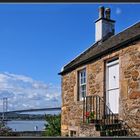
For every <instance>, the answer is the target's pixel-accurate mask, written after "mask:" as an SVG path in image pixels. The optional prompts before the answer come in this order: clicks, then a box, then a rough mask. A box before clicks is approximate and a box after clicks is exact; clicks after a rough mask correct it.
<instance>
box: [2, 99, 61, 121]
mask: <svg viewBox="0 0 140 140" xmlns="http://www.w3.org/2000/svg"><path fill="white" fill-rule="evenodd" d="M2 100H3V111H2V112H0V114H1V119H0V120H1V121H4V120H5V121H6V120H8V118H7V115H9V114H12V113H26V112H28V113H29V112H39V111H61V107H60V106H57V107H45V108H30V109H21V110H12V111H8V100H7V98H3V99H2Z"/></svg>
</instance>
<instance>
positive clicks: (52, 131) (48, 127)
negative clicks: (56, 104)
mask: <svg viewBox="0 0 140 140" xmlns="http://www.w3.org/2000/svg"><path fill="white" fill-rule="evenodd" d="M46 121H47V124H45V132H44V133H43V135H44V136H61V114H59V115H51V116H46Z"/></svg>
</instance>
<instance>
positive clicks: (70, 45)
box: [0, 3, 140, 96]
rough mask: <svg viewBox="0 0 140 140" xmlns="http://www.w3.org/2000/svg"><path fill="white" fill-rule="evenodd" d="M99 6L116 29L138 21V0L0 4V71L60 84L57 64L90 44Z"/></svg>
mask: <svg viewBox="0 0 140 140" xmlns="http://www.w3.org/2000/svg"><path fill="white" fill-rule="evenodd" d="M99 6H105V7H110V8H111V18H112V19H114V20H116V24H115V26H116V28H115V29H116V33H118V32H120V31H122V30H124V29H126V28H127V27H129V26H131V25H132V24H134V23H136V22H138V21H139V19H140V15H139V13H140V5H139V4H111V3H110V4H104V3H100V4H60V3H59V4H0V73H2V74H3V75H7V73H8V74H9V75H10V74H11V75H12V74H14V76H15V75H17V76H15V77H18V75H22V77H23V76H25V79H26V77H30V78H32V79H33V80H35V81H41V82H43V83H45V84H46V85H49V84H51V85H53V87H57V88H60V84H61V77H60V76H59V75H58V73H59V72H60V70H61V67H62V66H64V65H65V64H67V63H68V62H69V61H70V60H72V59H73V58H75V57H76V56H77V55H78V54H79V53H81V52H83V51H84V50H85V49H87V48H88V47H90V46H91V45H92V44H93V43H94V40H95V36H94V33H95V24H94V21H95V20H96V19H97V18H98V7H99ZM5 72H6V74H5ZM3 75H2V76H3ZM11 81H13V79H12V80H11ZM1 82H2V80H1ZM24 82H25V81H24ZM5 83H6V82H5ZM7 83H8V84H9V81H8V82H7ZM8 84H7V85H8ZM18 86H19V85H18ZM1 88H2V87H1ZM14 91H15V90H14ZM14 91H12V92H14ZM10 92H11V91H10ZM39 96H40V95H39Z"/></svg>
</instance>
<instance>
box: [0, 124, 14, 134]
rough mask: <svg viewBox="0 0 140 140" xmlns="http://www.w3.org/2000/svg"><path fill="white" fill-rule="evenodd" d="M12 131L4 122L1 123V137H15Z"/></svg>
mask: <svg viewBox="0 0 140 140" xmlns="http://www.w3.org/2000/svg"><path fill="white" fill-rule="evenodd" d="M13 135H14V134H13V133H12V129H11V128H9V127H7V126H6V125H5V123H4V122H2V121H1V122H0V136H13Z"/></svg>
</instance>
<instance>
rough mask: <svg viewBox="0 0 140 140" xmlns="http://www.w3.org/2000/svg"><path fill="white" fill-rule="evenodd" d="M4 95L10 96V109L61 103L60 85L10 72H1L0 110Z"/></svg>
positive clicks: (42, 106)
mask: <svg viewBox="0 0 140 140" xmlns="http://www.w3.org/2000/svg"><path fill="white" fill-rule="evenodd" d="M3 97H7V98H8V110H19V109H29V108H44V107H50V106H54V105H56V104H57V105H59V106H60V105H61V92H60V87H59V86H56V85H53V84H46V83H44V82H42V81H36V80H34V79H32V78H30V77H27V76H24V75H16V74H11V73H8V72H5V73H0V98H1V100H0V111H2V98H3Z"/></svg>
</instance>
